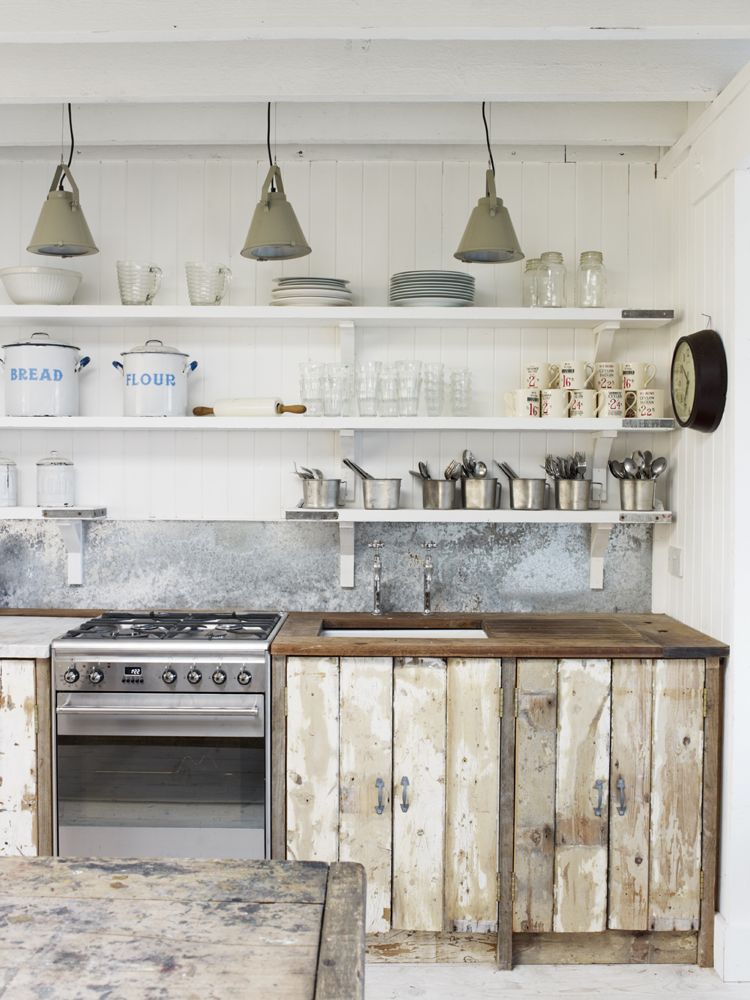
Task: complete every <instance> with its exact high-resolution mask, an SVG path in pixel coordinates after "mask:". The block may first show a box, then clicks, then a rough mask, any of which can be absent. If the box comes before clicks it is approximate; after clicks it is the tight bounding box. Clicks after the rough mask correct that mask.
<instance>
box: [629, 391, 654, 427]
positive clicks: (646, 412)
mask: <svg viewBox="0 0 750 1000" xmlns="http://www.w3.org/2000/svg"><path fill="white" fill-rule="evenodd" d="M625 408H626V414H627V416H629V417H638V418H639V419H644V418H649V417H650V418H652V419H655V420H660V419H661V418H662V417H663V416H664V390H663V389H638V390H637V391H635V392H634V391H631V392H626V393H625Z"/></svg>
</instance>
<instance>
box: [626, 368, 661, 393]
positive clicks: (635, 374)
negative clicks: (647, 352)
mask: <svg viewBox="0 0 750 1000" xmlns="http://www.w3.org/2000/svg"><path fill="white" fill-rule="evenodd" d="M655 375H656V365H652V364H649V363H648V362H647V361H623V363H622V387H623V389H633V390H635V391H636V392H637V391H638V390H639V389H648V387H649V386H650V385H651V383H652V382H653V381H654V377H655Z"/></svg>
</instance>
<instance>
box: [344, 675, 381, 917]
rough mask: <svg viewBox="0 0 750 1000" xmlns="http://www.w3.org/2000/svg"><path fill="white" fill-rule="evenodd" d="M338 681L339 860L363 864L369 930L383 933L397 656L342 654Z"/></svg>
mask: <svg viewBox="0 0 750 1000" xmlns="http://www.w3.org/2000/svg"><path fill="white" fill-rule="evenodd" d="M339 683H340V691H341V694H340V710H341V719H340V724H339V732H340V740H341V763H340V770H341V801H340V814H339V860H340V861H358V862H359V863H360V864H362V865H364V867H365V872H366V873H367V930H368V932H370V933H381V932H384V931H389V930H390V929H391V824H392V821H393V811H392V808H391V763H392V744H393V729H392V723H393V660H392V659H391V658H390V657H384V656H368V657H353V656H351V657H350V656H345V657H342V658H341V664H340V677H339ZM381 806H382V810H381V811H380V812H378V809H380V808H381Z"/></svg>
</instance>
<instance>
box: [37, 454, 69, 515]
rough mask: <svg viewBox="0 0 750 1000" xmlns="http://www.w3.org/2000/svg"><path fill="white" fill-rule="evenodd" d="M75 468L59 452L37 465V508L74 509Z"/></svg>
mask: <svg viewBox="0 0 750 1000" xmlns="http://www.w3.org/2000/svg"><path fill="white" fill-rule="evenodd" d="M75 476H76V471H75V466H74V465H73V463H72V462H71V460H70V459H69V458H64V457H63V456H62V455H61V454H60V453H59V452H58V451H51V452H50V453H49V455H47V457H46V458H40V459H39V461H38V462H37V463H36V505H37V507H72V506H73V504H74V503H75Z"/></svg>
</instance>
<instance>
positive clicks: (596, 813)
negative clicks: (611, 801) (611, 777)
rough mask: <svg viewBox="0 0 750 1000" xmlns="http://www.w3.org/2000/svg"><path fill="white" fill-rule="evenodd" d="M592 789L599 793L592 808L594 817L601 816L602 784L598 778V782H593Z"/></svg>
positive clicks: (602, 803) (602, 804)
mask: <svg viewBox="0 0 750 1000" xmlns="http://www.w3.org/2000/svg"><path fill="white" fill-rule="evenodd" d="M594 788H595V789H596V790H597V792H598V793H599V800H598V801H597V803H596V805H595V806H594V816H601V814H602V808H603V806H604V782H603V781H602V779H601V778H599V780H598V781H595V782H594Z"/></svg>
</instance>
